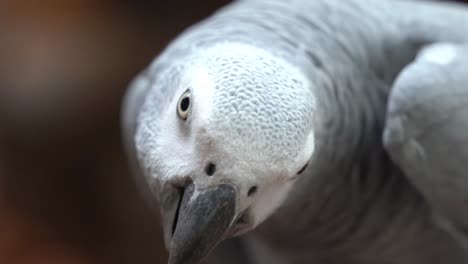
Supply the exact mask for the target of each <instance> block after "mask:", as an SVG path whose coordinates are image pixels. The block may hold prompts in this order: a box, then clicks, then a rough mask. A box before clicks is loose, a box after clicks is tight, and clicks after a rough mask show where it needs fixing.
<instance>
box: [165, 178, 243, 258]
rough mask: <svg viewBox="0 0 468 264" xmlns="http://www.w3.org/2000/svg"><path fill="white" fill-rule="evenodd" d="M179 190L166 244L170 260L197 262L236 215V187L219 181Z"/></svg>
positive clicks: (218, 241) (222, 234) (216, 242)
mask: <svg viewBox="0 0 468 264" xmlns="http://www.w3.org/2000/svg"><path fill="white" fill-rule="evenodd" d="M194 191H195V186H194V185H193V184H192V183H191V184H189V185H188V186H187V187H186V188H185V189H184V192H182V197H181V198H180V199H181V200H180V202H179V207H178V212H177V213H176V216H175V220H174V227H173V230H174V234H173V237H172V240H171V244H170V247H169V251H170V252H169V264H198V263H200V262H201V261H202V260H203V259H204V258H205V257H206V256H207V255H208V254H209V253H210V252H211V251H212V250H213V249H214V248H215V247H216V246H217V245H218V244H219V243H220V242H221V241H222V240H223V237H224V235H225V233H226V231H227V230H228V229H229V227H230V225H231V224H232V221H233V220H234V216H235V209H236V208H235V207H236V206H235V205H236V190H235V189H234V187H232V186H230V185H228V184H221V185H217V186H214V187H211V188H209V189H205V190H199V191H197V193H194Z"/></svg>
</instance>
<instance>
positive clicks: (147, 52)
mask: <svg viewBox="0 0 468 264" xmlns="http://www.w3.org/2000/svg"><path fill="white" fill-rule="evenodd" d="M151 2H152V3H151ZM223 2H226V1H223V0H209V1H207V0H204V1H124V0H120V1H118V0H114V1H103V0H94V1H92V0H68V1H60V0H56V1H53V0H47V1H26V0H20V1H18V0H6V1H5V0H3V1H0V25H1V26H0V58H1V60H0V197H1V199H0V263H2V264H10V263H15V264H16V263H18V264H19V263H35V264H36V263H37V264H40V263H64V264H68V263H73V264H75V263H77V264H78V263H80V264H81V263H108V262H109V263H165V262H166V260H165V252H164V251H163V247H162V245H161V235H160V231H159V224H158V223H157V222H156V221H157V218H156V217H155V215H154V213H151V212H150V211H149V210H148V208H147V207H145V204H144V203H143V201H142V200H141V198H140V197H139V196H138V193H137V192H136V189H135V187H134V185H133V182H132V178H131V176H130V175H129V172H128V168H127V166H126V161H125V159H124V156H123V153H122V149H121V144H120V134H119V133H120V131H119V112H120V103H121V98H122V95H123V93H124V91H125V88H126V86H127V84H128V82H129V81H130V80H131V78H133V77H134V76H135V74H136V73H137V72H138V71H140V70H141V69H143V67H145V66H146V65H147V64H148V63H149V61H150V60H152V59H153V57H154V56H155V55H156V54H157V53H158V52H159V51H160V50H161V48H163V47H164V45H165V44H166V43H167V42H168V41H169V40H170V39H171V38H172V37H174V36H175V35H176V34H177V33H179V32H180V31H181V30H182V29H183V28H185V27H186V26H188V25H190V24H192V23H193V22H194V21H197V20H199V19H201V18H203V17H205V16H206V15H208V14H210V13H211V12H212V11H213V10H214V9H215V8H217V7H219V6H220V5H221V4H223Z"/></svg>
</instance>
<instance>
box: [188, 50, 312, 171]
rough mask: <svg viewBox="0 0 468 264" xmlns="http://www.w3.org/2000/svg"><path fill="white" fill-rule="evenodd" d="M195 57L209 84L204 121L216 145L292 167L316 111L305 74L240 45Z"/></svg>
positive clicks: (252, 158) (263, 160)
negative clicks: (203, 67)
mask: <svg viewBox="0 0 468 264" xmlns="http://www.w3.org/2000/svg"><path fill="white" fill-rule="evenodd" d="M200 57H203V58H205V59H204V63H205V65H206V68H207V69H208V71H209V75H210V77H211V78H212V80H211V81H212V82H214V90H212V91H210V94H209V97H210V99H212V101H210V102H207V103H209V104H212V106H211V107H212V112H210V113H211V114H210V115H209V116H206V117H209V119H210V120H209V122H210V127H211V131H215V134H214V135H213V136H214V137H215V138H216V139H217V141H223V142H224V143H225V144H226V145H225V146H223V147H225V148H226V150H228V149H231V150H232V152H235V153H231V154H233V156H241V157H242V158H243V159H248V160H251V161H257V162H265V163H270V164H276V165H279V166H285V164H288V166H291V163H294V161H296V160H297V158H298V155H300V153H301V152H302V150H303V148H304V145H305V144H306V142H307V141H308V133H309V131H311V126H312V120H313V111H314V107H315V102H314V97H313V95H312V92H311V91H310V87H309V82H308V80H307V79H306V78H304V74H303V73H302V72H300V71H299V70H298V69H296V68H295V67H294V66H292V65H291V64H289V63H288V62H286V61H285V60H283V59H281V58H278V57H275V56H273V55H272V54H270V53H268V52H266V51H265V50H262V49H259V48H256V47H254V46H250V45H246V44H240V43H224V44H220V45H216V46H214V47H212V48H210V49H207V50H206V51H205V52H204V53H203V54H202V55H201V56H200ZM211 93H212V94H211ZM197 118H198V117H197ZM307 143H309V144H308V147H309V148H310V147H311V146H313V144H312V145H311V144H310V143H311V142H307ZM280 164H281V165H280Z"/></svg>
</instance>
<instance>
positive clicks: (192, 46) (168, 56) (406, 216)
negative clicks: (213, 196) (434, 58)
mask: <svg viewBox="0 0 468 264" xmlns="http://www.w3.org/2000/svg"><path fill="white" fill-rule="evenodd" d="M415 10H417V11H415ZM467 28H468V9H467V8H466V7H463V6H460V5H457V4H448V3H436V2H422V1H370V0H369V1H366V0H349V1H338V0H333V1H326V0H316V1H306V0H289V1H280V0H276V1H271V0H251V1H238V2H235V3H233V4H231V5H229V6H228V7H226V8H224V9H222V10H220V11H218V12H217V13H215V14H214V15H213V16H212V17H210V18H208V19H207V20H204V21H203V22H201V23H199V24H197V25H195V26H193V27H190V28H189V29H187V30H186V31H185V32H184V33H182V34H181V35H180V36H179V37H178V38H177V39H175V40H174V41H173V42H172V43H171V44H170V45H169V46H168V47H167V49H166V50H165V51H164V52H163V53H162V54H161V55H160V56H159V57H158V58H157V59H156V60H155V61H154V62H153V63H152V65H150V67H148V69H147V70H146V72H145V74H144V75H143V76H147V77H141V78H144V79H143V80H145V81H144V82H146V83H145V84H144V85H142V84H141V83H142V82H143V81H142V82H139V81H137V82H136V84H134V85H133V86H132V87H130V90H131V91H132V90H135V91H136V92H135V93H136V94H139V95H140V96H138V95H137V96H134V95H133V94H134V93H133V92H130V93H129V94H130V96H129V97H127V98H130V99H128V102H129V103H127V104H126V106H124V111H127V112H126V113H127V114H125V115H124V116H127V118H124V119H125V120H127V121H124V123H125V124H126V125H125V127H124V130H125V132H126V134H127V140H128V141H127V142H129V146H130V149H131V150H130V153H131V156H133V158H136V157H137V156H138V159H139V162H140V166H141V169H142V170H143V171H144V172H146V173H148V170H150V169H151V168H150V167H151V166H150V163H151V157H150V156H148V154H147V153H146V152H144V151H137V150H136V149H135V146H134V144H135V143H134V141H135V131H136V130H137V129H138V126H146V127H147V130H145V133H141V134H140V142H143V143H142V144H143V145H145V144H144V142H147V145H148V146H145V147H148V148H150V146H149V145H150V144H151V143H150V142H151V140H150V138H151V137H157V136H158V135H159V134H160V133H161V132H160V130H161V129H162V128H160V127H158V126H157V124H158V121H159V120H160V119H161V115H162V111H163V110H164V109H165V108H166V107H167V105H168V102H169V101H170V100H172V99H173V98H174V97H175V96H176V94H175V89H171V88H172V87H174V86H175V84H177V81H178V74H179V73H180V72H181V71H183V70H184V69H186V68H187V67H190V65H187V64H186V61H187V60H188V58H190V56H191V55H192V54H193V53H195V52H196V51H200V50H204V49H207V48H208V47H210V46H212V45H214V44H216V43H223V42H240V43H245V44H249V45H252V46H255V47H258V48H261V49H263V50H265V51H267V52H270V53H272V54H274V55H275V56H278V57H280V58H283V59H284V60H285V61H287V62H289V63H291V64H292V65H295V66H296V67H298V68H299V69H300V70H301V71H302V73H303V75H304V76H305V78H306V79H307V80H309V81H310V82H311V83H312V84H313V86H312V89H313V93H314V94H315V95H316V97H317V102H318V106H317V111H318V113H317V119H316V120H315V128H316V131H315V132H316V142H317V146H316V150H315V154H314V155H313V158H312V160H311V161H310V164H309V166H308V168H307V170H306V171H305V175H304V177H300V178H299V179H298V180H297V182H296V183H295V185H294V189H293V191H292V192H291V194H290V195H289V196H288V198H287V200H286V202H285V203H284V204H283V206H282V207H280V208H279V209H277V210H276V212H275V214H274V215H272V216H271V217H269V218H268V219H267V221H265V222H264V223H263V224H262V225H260V226H259V227H258V228H257V229H256V230H254V231H253V232H251V233H250V234H248V235H247V236H245V237H243V238H242V239H243V240H246V241H245V243H246V244H247V245H248V247H247V250H241V251H245V252H247V254H249V255H250V258H251V259H252V261H253V263H315V262H317V263H349V264H352V263H363V264H364V263H392V264H393V263H395V264H406V263H408V264H410V263H411V264H418V263H428V264H436V263H454V264H456V263H466V262H467V261H468V256H467V254H466V253H465V252H464V250H463V249H462V248H461V246H460V245H459V244H458V243H457V242H456V241H455V240H454V239H453V238H452V236H451V235H450V234H449V233H450V232H446V230H445V229H444V228H441V227H440V225H439V224H438V223H435V222H434V220H433V214H434V210H435V212H437V213H438V214H439V215H440V216H441V217H442V218H443V219H444V220H448V222H449V223H450V225H453V226H454V229H455V233H456V234H455V236H458V235H457V234H458V232H463V229H464V228H465V231H466V223H467V219H466V214H465V213H464V212H465V211H466V210H465V211H463V209H466V207H463V205H462V204H461V203H460V205H455V204H451V205H450V206H449V207H445V206H446V204H445V201H444V200H443V199H442V200H440V199H439V196H440V195H442V196H443V195H445V191H444V193H442V194H439V193H437V192H435V193H432V191H430V190H429V189H434V188H433V187H431V186H435V185H434V184H436V182H437V181H439V180H442V181H445V179H446V178H444V177H443V173H442V172H444V171H442V169H447V168H449V167H446V166H454V164H453V163H446V164H443V163H441V160H442V161H443V159H442V158H443V156H440V155H443V153H444V152H443V151H444V150H443V149H441V147H442V146H443V143H444V142H445V141H446V140H447V141H450V140H453V142H454V143H455V140H459V141H458V143H459V146H460V144H461V143H465V144H467V143H466V141H463V140H466V137H463V136H464V134H463V132H461V131H465V132H466V133H468V132H467V129H468V128H467V127H466V125H467V124H466V122H464V120H466V116H467V113H466V111H465V110H460V111H459V112H457V115H459V116H456V115H455V114H454V115H453V118H454V119H453V120H451V121H450V122H447V123H446V124H444V126H443V127H442V129H441V130H434V132H433V133H432V134H429V135H427V138H424V139H423V138H421V139H419V138H418V137H417V136H416V135H408V134H404V135H399V133H402V132H401V131H405V133H406V131H409V130H411V131H412V130H425V129H426V126H425V125H423V124H422V123H420V122H419V121H418V122H414V123H413V122H406V123H404V124H396V123H398V122H399V121H395V120H398V119H399V118H400V117H401V116H406V115H408V114H410V115H411V114H421V115H423V117H424V118H426V119H424V118H423V119H418V120H422V121H421V122H427V124H426V125H431V124H434V123H436V122H437V121H438V120H439V117H440V116H434V115H431V116H430V117H428V116H427V113H431V114H432V113H434V112H437V111H440V110H441V109H445V108H443V107H450V106H451V105H453V103H461V104H462V103H464V102H466V101H463V100H462V99H460V100H459V101H453V100H452V99H450V98H452V97H451V96H450V93H449V92H448V91H445V90H443V88H444V87H447V86H450V87H451V88H453V89H458V88H459V89H463V88H465V91H466V88H467V87H466V86H465V87H462V85H461V84H462V83H461V82H460V80H464V81H466V79H463V78H462V75H463V74H462V73H463V71H467V68H466V66H464V65H462V64H461V63H460V64H458V66H454V67H455V68H453V69H454V70H456V71H454V72H451V73H447V70H444V71H435V72H433V71H432V70H431V68H430V67H429V68H424V67H423V66H424V65H423V66H421V67H419V66H418V63H417V62H415V63H414V64H411V63H412V62H413V60H414V59H415V57H416V56H417V54H418V52H420V51H421V49H423V48H424V47H427V46H428V45H431V44H434V43H438V42H451V43H463V42H468V33H467V31H466V29H467ZM457 67H458V68H457ZM463 67H465V68H463ZM420 68H421V69H420ZM450 69H452V68H450ZM419 70H421V71H424V70H427V72H426V73H424V74H423V73H419V72H418V71H419ZM402 71H403V73H402V75H400V73H401V72H402ZM444 74H446V75H444ZM398 76H399V77H398ZM437 76H439V79H436V81H438V82H440V83H435V84H434V83H431V82H429V81H427V82H418V80H425V78H424V77H428V78H437ZM397 77H398V80H399V82H397V83H396V86H395V88H393V91H392V86H393V84H394V82H395V80H396V79H397ZM457 78H462V79H457ZM426 86H427V87H426ZM142 87H149V88H142ZM138 90H140V91H141V92H139V91H138ZM421 90H424V91H425V92H424V93H421V92H420V91H421ZM427 91H430V92H431V93H428V92H427ZM426 92H427V93H426ZM432 92H434V94H436V93H438V92H443V95H446V96H447V100H445V101H441V102H440V103H439V104H436V105H432V104H424V103H423V104H422V106H423V109H422V110H418V111H423V112H417V111H416V112H415V110H413V109H412V108H411V107H409V108H405V107H407V106H412V105H415V104H418V103H419V102H424V100H425V99H432V98H430V96H433V94H432ZM391 93H392V94H393V95H391V97H390V101H389V94H391ZM407 96H409V97H407ZM420 96H429V97H427V98H426V97H420ZM132 98H137V99H132ZM138 98H139V99H138ZM388 102H390V107H391V111H390V112H391V113H396V114H391V115H390V116H389V117H386V111H387V103H388ZM417 102H418V103H417ZM424 107H426V108H424ZM431 107H433V108H431ZM447 111H450V109H449V110H447ZM463 111H465V112H463ZM440 114H441V115H442V116H443V115H444V114H447V112H445V110H444V111H442V113H440ZM464 117H465V119H463V118H464ZM386 118H388V120H387V121H386ZM456 118H458V119H456ZM442 119H443V118H442ZM442 119H440V120H442ZM444 120H445V119H444ZM455 122H456V124H461V125H465V127H462V126H461V127H460V128H459V130H458V132H456V130H454V126H455ZM399 126H400V127H399ZM384 128H385V129H386V130H387V132H386V146H387V149H388V150H390V152H391V155H392V158H394V160H395V161H396V162H395V163H394V162H393V161H392V160H391V159H390V157H389V154H388V153H387V152H386V149H385V148H384V145H383V144H382V135H383V131H384ZM444 129H445V130H444ZM455 132H456V133H455ZM451 133H455V134H451ZM395 135H396V136H395ZM439 136H441V137H442V136H443V138H437V137H439ZM394 138H396V139H394ZM412 138H416V139H417V140H416V143H414V142H412V141H411V140H409V139H412ZM437 140H439V141H437ZM407 141H408V142H412V143H411V144H407V145H404V144H403V145H401V144H402V143H401V142H407ZM432 142H433V144H434V145H431V144H432ZM413 143H414V144H413ZM429 143H431V144H429ZM457 151H459V152H457ZM463 151H465V150H463V149H462V148H457V150H456V151H455V152H454V153H456V155H459V156H458V157H459V158H460V160H461V159H466V152H463ZM408 153H409V154H408ZM420 153H424V154H425V157H426V158H427V157H431V161H432V164H434V166H436V167H428V168H434V170H435V169H436V168H437V169H439V170H440V172H441V173H437V174H434V175H432V176H434V177H433V179H432V178H431V179H429V178H425V177H428V176H431V175H430V174H429V175H428V173H427V172H426V173H423V172H420V171H417V170H416V169H417V168H420V167H421V166H424V165H422V164H425V165H429V164H427V163H421V160H419V156H418V155H419V154H420ZM402 154H403V155H402ZM408 155H410V156H411V157H408ZM439 157H440V159H437V160H434V159H436V158H439ZM406 158H408V160H406ZM410 158H411V159H410ZM457 164H458V163H457ZM465 164H466V162H465ZM145 166H146V167H145ZM437 166H440V167H437ZM457 166H458V165H457ZM458 168H461V167H458ZM463 171H466V170H464V168H461V170H457V171H455V172H453V173H454V175H460V177H461V176H462V175H463V173H462V172H463ZM144 174H145V173H144ZM406 174H407V175H406ZM433 180H434V181H433ZM454 180H457V181H458V180H459V179H454ZM418 181H426V183H422V184H420V183H418ZM460 181H461V182H464V180H463V179H461V180H460ZM427 182H429V183H427ZM457 183H458V182H457ZM148 184H149V185H151V184H152V183H151V182H150V183H148ZM413 184H414V185H413ZM427 185H430V186H429V187H427ZM459 186H460V189H458V190H457V191H456V192H454V193H452V195H453V197H454V199H455V200H456V201H457V202H461V199H462V198H464V196H463V195H464V193H463V190H464V189H463V188H464V187H466V186H468V184H466V183H465V184H464V185H463V184H460V185H459ZM155 189H156V192H157V187H156V188H155ZM441 207H442V209H441ZM445 208H448V211H446V210H445ZM451 233H452V234H453V233H454V232H451ZM272 261H275V262H272Z"/></svg>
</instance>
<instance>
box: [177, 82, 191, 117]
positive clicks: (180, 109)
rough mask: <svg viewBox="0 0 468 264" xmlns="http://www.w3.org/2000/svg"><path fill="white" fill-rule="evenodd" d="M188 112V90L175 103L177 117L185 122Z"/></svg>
mask: <svg viewBox="0 0 468 264" xmlns="http://www.w3.org/2000/svg"><path fill="white" fill-rule="evenodd" d="M189 110H190V90H188V89H187V90H186V91H185V92H184V93H183V94H182V96H181V97H180V98H179V102H178V103H177V115H178V116H179V117H180V118H181V119H182V120H186V119H187V117H188V115H189Z"/></svg>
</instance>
